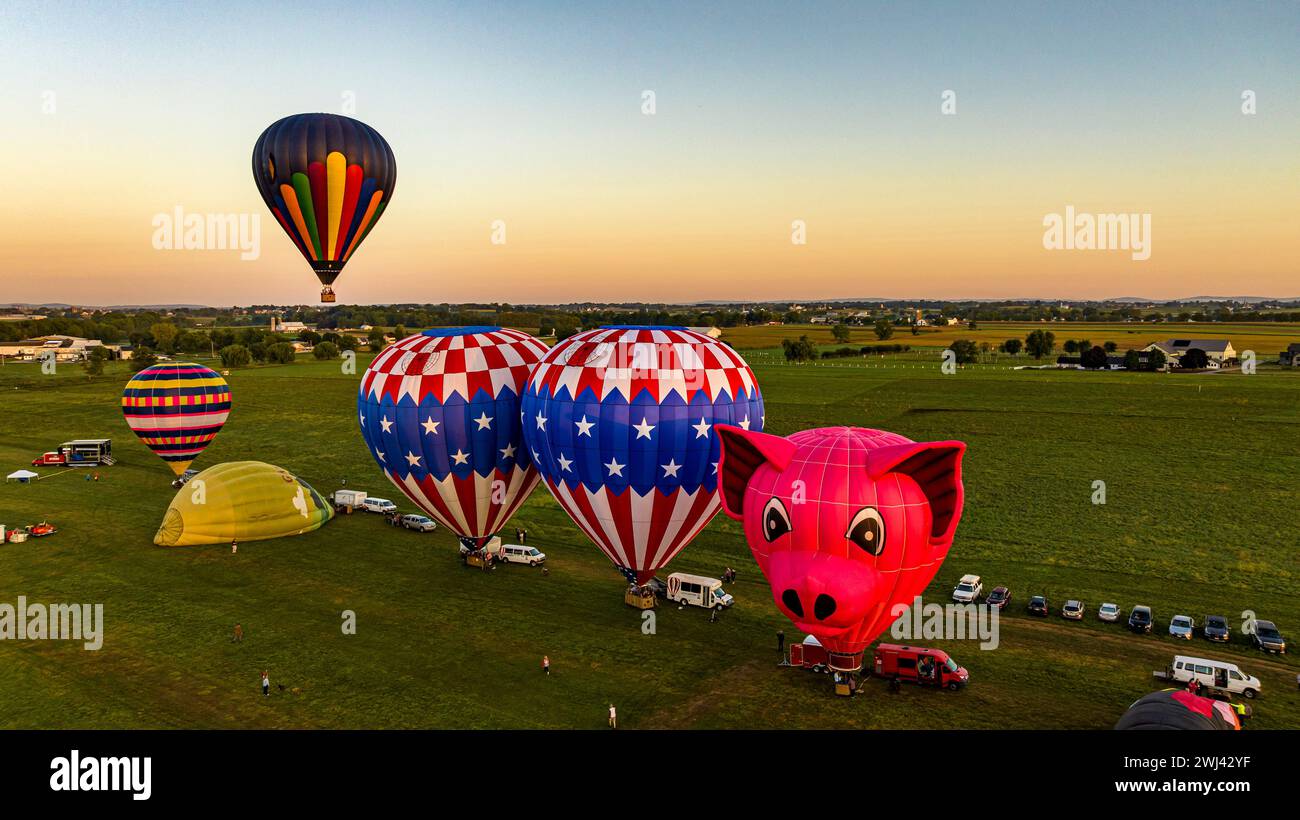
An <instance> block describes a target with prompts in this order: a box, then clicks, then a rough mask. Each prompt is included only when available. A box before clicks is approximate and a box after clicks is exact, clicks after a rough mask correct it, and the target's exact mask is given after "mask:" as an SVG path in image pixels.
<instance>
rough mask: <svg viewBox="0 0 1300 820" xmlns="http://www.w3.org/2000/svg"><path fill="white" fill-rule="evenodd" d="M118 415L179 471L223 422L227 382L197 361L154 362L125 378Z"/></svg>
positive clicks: (227, 401)
mask: <svg viewBox="0 0 1300 820" xmlns="http://www.w3.org/2000/svg"><path fill="white" fill-rule="evenodd" d="M122 415H124V416H125V417H126V423H127V425H128V426H129V427H130V428H131V431H132V432H134V433H135V434H136V435H137V436H139V437H140V440H141V441H143V442H144V444H145V446H146V447H148V448H149V449H150V450H153V451H154V452H155V453H156V454H157V455H158V456H159V457H160V458H162V460H163V461H165V462H167V464H168V465H169V466H170V467H171V468H172V471H173V472H175V473H176V475H180V474H181V473H183V472H185V470H186V468H188V467H189V466H190V463H191V462H193V461H194V459H195V458H197V457H198V455H199V453H202V452H203V450H204V448H206V447H207V446H208V445H209V444H210V443H212V439H214V438H216V435H217V433H218V432H219V431H220V430H221V428H222V426H223V425H224V424H225V423H226V417H227V416H229V415H230V385H228V384H226V380H225V379H223V378H221V376H220V375H219V374H218V373H217V372H216V371H215V370H211V369H209V368H207V367H204V366H203V365H200V364H192V363H188V362H185V363H175V364H173V363H168V364H156V365H154V366H153V367H148V368H145V369H144V370H141V371H140V372H139V373H136V374H135V375H134V376H132V377H131V380H130V381H129V382H127V384H126V389H125V390H123V391H122Z"/></svg>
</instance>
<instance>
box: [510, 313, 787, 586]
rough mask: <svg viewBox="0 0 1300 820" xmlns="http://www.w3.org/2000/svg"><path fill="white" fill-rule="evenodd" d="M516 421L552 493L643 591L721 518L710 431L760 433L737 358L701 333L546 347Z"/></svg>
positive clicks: (584, 338)
mask: <svg viewBox="0 0 1300 820" xmlns="http://www.w3.org/2000/svg"><path fill="white" fill-rule="evenodd" d="M523 424H524V439H525V441H526V442H527V443H528V447H529V448H530V450H531V451H532V456H533V458H534V460H535V461H536V462H537V467H538V470H540V471H541V474H542V478H543V480H545V482H546V486H547V487H548V488H549V489H550V491H551V493H552V495H554V496H555V498H556V500H557V501H559V502H560V505H561V506H562V507H564V509H565V511H567V512H568V513H569V516H570V517H571V518H572V519H573V520H574V522H575V523H577V525H578V526H579V527H580V528H581V529H582V531H583V532H584V533H586V535H587V537H588V538H590V539H591V540H592V541H593V542H594V543H595V544H596V546H597V547H599V548H600V550H601V551H602V552H604V553H605V555H606V556H607V557H608V558H609V559H610V560H611V561H613V562H614V564H615V565H616V566H617V567H619V569H620V570H621V571H622V572H623V573H624V574H625V575H626V576H627V577H628V579H629V580H630V581H632V582H633V583H635V584H636V585H638V586H640V585H644V584H645V583H646V582H647V581H649V580H650V579H651V578H652V577H653V576H654V574H655V572H656V571H657V570H659V569H660V568H661V567H663V566H664V565H665V564H667V563H668V562H669V561H670V560H672V558H673V556H675V555H676V554H677V553H678V552H680V551H681V549H682V548H683V547H685V546H686V544H687V543H689V542H690V540H691V539H692V538H694V537H695V536H696V535H697V534H698V533H699V532H700V530H702V529H704V527H705V525H706V524H708V523H709V521H710V520H711V519H712V518H713V516H714V515H715V514H716V513H717V511H718V495H717V488H718V475H717V465H718V458H719V456H718V436H717V432H716V431H715V429H714V428H715V425H718V424H735V425H738V426H740V427H742V428H746V429H751V430H759V429H761V428H762V426H763V399H762V397H761V395H760V394H759V389H758V382H757V381H756V380H755V378H754V374H753V372H752V371H751V370H750V369H749V365H747V364H746V363H745V360H744V359H742V358H741V357H740V356H739V355H738V354H737V353H736V352H735V351H734V350H732V349H731V348H729V347H728V346H726V345H724V344H722V343H721V342H718V341H716V340H714V339H711V338H709V337H708V336H705V335H704V334H702V333H696V332H694V331H691V330H687V329H686V328H682V327H651V326H619V327H605V328H600V329H597V330H589V331H586V332H583V333H579V334H577V335H575V336H571V337H569V338H568V339H565V340H564V341H562V342H560V343H559V344H557V345H556V346H555V347H553V348H551V350H550V351H549V352H548V353H547V354H546V357H545V358H544V359H542V362H541V363H540V364H539V365H537V367H536V369H534V371H533V375H532V377H531V378H530V379H529V380H528V387H527V389H526V390H525V392H524V399H523Z"/></svg>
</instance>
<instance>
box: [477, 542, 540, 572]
mask: <svg viewBox="0 0 1300 820" xmlns="http://www.w3.org/2000/svg"><path fill="white" fill-rule="evenodd" d="M489 551H490V552H491V553H492V555H493V556H494V557H495V558H496V559H497V560H498V561H506V562H509V563H511V564H527V565H528V566H530V567H535V566H538V565H539V564H543V563H545V562H546V553H544V552H540V551H538V549H537V547H525V546H522V545H520V544H498V545H497V546H496V548H495V549H489Z"/></svg>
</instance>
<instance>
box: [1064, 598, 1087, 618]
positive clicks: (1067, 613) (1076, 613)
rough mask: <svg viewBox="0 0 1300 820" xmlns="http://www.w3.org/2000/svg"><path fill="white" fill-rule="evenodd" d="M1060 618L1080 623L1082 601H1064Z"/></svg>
mask: <svg viewBox="0 0 1300 820" xmlns="http://www.w3.org/2000/svg"><path fill="white" fill-rule="evenodd" d="M1061 617H1062V618H1069V619H1070V620H1071V621H1082V620H1083V601H1075V600H1069V601H1066V602H1065V606H1063V607H1061Z"/></svg>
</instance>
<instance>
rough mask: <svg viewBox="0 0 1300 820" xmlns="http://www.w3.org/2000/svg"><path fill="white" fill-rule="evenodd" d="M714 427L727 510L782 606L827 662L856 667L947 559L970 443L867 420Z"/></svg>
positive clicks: (846, 668)
mask: <svg viewBox="0 0 1300 820" xmlns="http://www.w3.org/2000/svg"><path fill="white" fill-rule="evenodd" d="M718 432H719V434H720V435H721V437H722V464H721V466H720V472H721V475H722V478H721V482H722V499H723V506H724V508H725V509H726V511H727V515H729V516H730V517H732V518H734V519H736V520H737V521H741V522H743V523H744V525H745V540H746V541H748V542H749V549H750V551H751V552H752V553H753V554H754V560H755V561H757V562H758V566H759V569H761V570H762V571H763V575H764V576H765V577H766V578H767V581H768V584H769V585H770V586H771V588H772V598H773V601H774V602H775V604H776V607H777V609H779V610H780V611H781V613H782V614H784V615H785V616H786V617H787V618H789V619H790V620H791V621H792V622H794V625H795V626H796V627H798V628H799V629H801V630H803V631H804V632H807V633H809V634H811V635H813V636H814V637H816V638H817V640H818V641H819V642H820V643H821V645H822V646H824V647H826V650H827V652H828V653H829V655H830V658H829V661H830V666H831V668H832V669H834V670H837V671H845V672H856V671H857V670H858V669H860V668H861V667H862V653H863V650H865V649H866V648H867V646H868V645H869V644H870V643H871V642H872V641H873V640H875V639H876V636H877V635H879V634H880V633H881V632H883V631H884V630H885V629H886V628H887V627H888V626H889V625H890V624H892V623H893V622H894V621H895V620H897V619H898V616H899V612H900V610H898V609H896V607H898V606H900V605H902V606H910V605H912V603H913V601H914V599H915V597H916V596H917V595H920V594H921V591H922V590H924V589H925V587H926V585H928V584H929V583H930V581H931V579H933V578H934V574H935V572H937V571H938V569H939V566H940V565H941V564H942V563H943V560H944V558H946V557H947V555H948V549H949V548H950V547H951V546H952V539H953V535H954V534H955V533H956V530H957V521H958V520H959V519H960V518H961V512H962V504H963V498H964V495H963V492H964V490H963V487H962V482H961V458H962V454H963V453H964V452H965V451H966V445H965V444H963V443H962V442H960V441H926V442H916V441H912V440H911V439H909V438H905V437H904V436H900V435H898V434H896V433H890V432H886V431H884V430H869V429H865V428H860V427H826V428H821V429H816V430H802V431H800V432H798V433H795V434H793V435H791V436H789V437H787V438H781V437H780V436H773V435H768V434H766V433H758V432H754V431H752V430H744V429H741V428H739V427H723V428H720V429H719V430H718Z"/></svg>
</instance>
